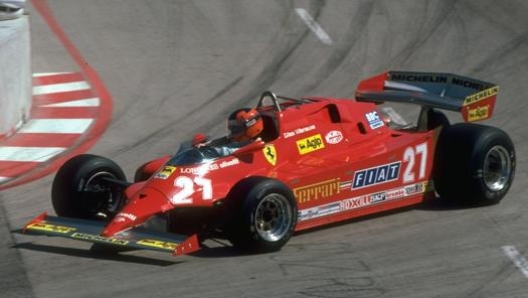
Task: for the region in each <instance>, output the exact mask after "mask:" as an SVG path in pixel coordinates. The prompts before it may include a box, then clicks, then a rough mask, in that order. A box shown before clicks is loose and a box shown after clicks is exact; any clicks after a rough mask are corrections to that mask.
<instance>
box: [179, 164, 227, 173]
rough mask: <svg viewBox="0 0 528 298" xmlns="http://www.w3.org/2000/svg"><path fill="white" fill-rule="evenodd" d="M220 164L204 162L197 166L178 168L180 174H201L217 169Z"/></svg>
mask: <svg viewBox="0 0 528 298" xmlns="http://www.w3.org/2000/svg"><path fill="white" fill-rule="evenodd" d="M219 168H220V166H219V165H218V164H216V163H209V164H204V165H201V166H198V167H192V168H180V173H182V174H193V175H203V174H206V173H208V172H209V171H214V170H218V169H219Z"/></svg>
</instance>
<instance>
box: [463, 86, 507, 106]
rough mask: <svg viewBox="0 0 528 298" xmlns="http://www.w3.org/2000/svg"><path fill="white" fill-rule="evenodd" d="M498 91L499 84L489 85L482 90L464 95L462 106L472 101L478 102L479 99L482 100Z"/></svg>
mask: <svg viewBox="0 0 528 298" xmlns="http://www.w3.org/2000/svg"><path fill="white" fill-rule="evenodd" d="M497 93H499V86H495V87H491V88H488V89H486V90H483V91H481V92H478V93H475V94H472V95H469V96H466V98H465V99H464V104H463V105H464V106H467V105H470V104H472V103H476V102H479V101H481V100H484V99H486V98H490V97H492V96H493V95H497Z"/></svg>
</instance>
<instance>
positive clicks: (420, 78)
mask: <svg viewBox="0 0 528 298" xmlns="http://www.w3.org/2000/svg"><path fill="white" fill-rule="evenodd" d="M390 80H391V81H400V82H420V83H447V77H446V76H437V75H422V74H400V73H393V74H391V76H390Z"/></svg>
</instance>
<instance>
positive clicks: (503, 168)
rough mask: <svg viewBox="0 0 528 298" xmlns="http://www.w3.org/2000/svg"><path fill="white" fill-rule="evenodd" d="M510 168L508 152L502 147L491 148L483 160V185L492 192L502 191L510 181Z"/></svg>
mask: <svg viewBox="0 0 528 298" xmlns="http://www.w3.org/2000/svg"><path fill="white" fill-rule="evenodd" d="M511 171H512V167H511V159H510V155H509V154H508V150H506V148H504V147H502V146H495V147H493V148H491V149H490V150H489V151H488V153H487V154H486V159H485V160H484V169H483V174H484V183H486V186H487V187H488V188H489V189H490V190H493V191H500V190H503V189H504V188H505V187H506V186H507V185H508V181H509V179H510V175H511Z"/></svg>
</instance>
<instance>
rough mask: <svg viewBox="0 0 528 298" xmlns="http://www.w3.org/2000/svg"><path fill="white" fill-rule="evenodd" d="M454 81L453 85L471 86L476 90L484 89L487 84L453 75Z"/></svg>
mask: <svg viewBox="0 0 528 298" xmlns="http://www.w3.org/2000/svg"><path fill="white" fill-rule="evenodd" d="M452 83H453V85H458V86H462V87H465V88H471V89H475V90H484V89H486V85H484V84H481V83H479V82H475V81H470V80H464V79H461V78H456V77H453V80H452Z"/></svg>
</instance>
